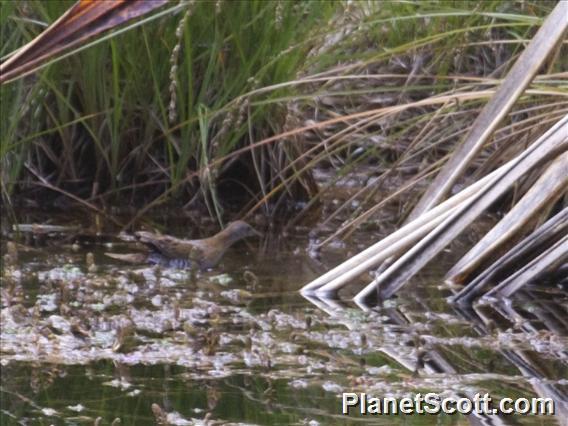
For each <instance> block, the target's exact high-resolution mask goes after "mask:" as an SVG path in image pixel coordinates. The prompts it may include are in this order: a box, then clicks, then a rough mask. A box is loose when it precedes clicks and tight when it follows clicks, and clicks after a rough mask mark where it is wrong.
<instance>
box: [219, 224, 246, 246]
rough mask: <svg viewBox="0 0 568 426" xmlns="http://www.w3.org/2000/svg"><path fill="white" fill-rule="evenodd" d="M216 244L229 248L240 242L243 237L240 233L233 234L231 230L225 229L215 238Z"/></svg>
mask: <svg viewBox="0 0 568 426" xmlns="http://www.w3.org/2000/svg"><path fill="white" fill-rule="evenodd" d="M213 238H214V239H215V240H216V241H215V242H216V243H218V244H221V245H222V246H224V247H229V246H231V245H233V244H234V243H236V242H237V241H239V240H240V239H241V238H242V236H241V235H240V233H239V232H233V231H232V230H231V229H230V228H225V229H223V230H222V231H221V232H219V233H218V234H217V235H215V236H214V237H213Z"/></svg>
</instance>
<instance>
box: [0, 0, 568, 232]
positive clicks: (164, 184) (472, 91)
mask: <svg viewBox="0 0 568 426" xmlns="http://www.w3.org/2000/svg"><path fill="white" fill-rule="evenodd" d="M71 4H72V2H56V1H54V2H42V1H27V2H18V3H16V2H8V3H6V2H5V3H2V6H1V7H2V13H1V15H2V16H1V22H0V24H1V28H2V36H1V40H2V44H1V49H2V50H1V55H2V57H3V58H5V56H6V55H7V54H8V53H9V52H11V51H13V50H15V49H16V48H18V47H19V46H22V45H23V44H25V42H27V41H29V40H31V39H32V38H33V37H34V36H36V35H37V34H38V33H39V32H40V31H41V30H43V29H44V28H45V26H46V25H47V24H49V23H51V22H53V21H54V20H55V19H56V18H57V17H58V16H60V15H61V14H62V13H63V12H64V11H65V10H66V9H67V8H68V7H69V6H70V5H71ZM553 6H554V3H543V2H520V3H509V2H507V3H504V2H497V1H496V2H485V1H484V2H462V1H459V2H422V1H420V2H412V1H409V2H392V3H391V2H369V3H367V2H351V3H344V2H341V3H340V2H288V1H275V2H266V1H247V2H228V1H227V2H226V1H217V2H189V3H188V4H185V5H182V7H177V8H174V9H175V10H176V11H177V12H176V13H175V14H174V13H173V14H171V15H170V16H167V17H165V18H160V19H157V20H154V21H152V22H149V23H147V24H145V25H142V26H140V27H138V28H136V29H134V30H132V31H129V32H125V33H120V34H119V35H117V36H115V37H111V38H110V39H109V40H104V41H101V42H100V43H97V44H96V45H95V46H93V47H90V48H88V49H86V50H84V51H82V52H80V53H78V54H76V55H73V56H70V57H68V58H65V59H64V60H62V61H59V62H57V63H55V64H52V65H50V66H49V67H47V68H46V69H44V70H42V71H40V72H39V73H37V74H35V75H34V76H31V77H27V78H25V79H23V80H19V81H16V82H12V83H8V84H6V85H4V86H2V89H1V96H2V103H1V104H2V106H1V108H2V109H1V122H2V129H1V135H0V136H1V147H0V154H1V161H2V194H3V199H4V201H5V202H11V201H12V200H14V199H15V198H17V197H15V196H18V195H22V196H23V195H26V194H31V193H32V192H39V194H36V195H34V196H35V198H36V199H38V195H39V199H40V200H45V202H46V203H49V201H50V200H51V199H52V198H50V195H52V194H57V195H60V194H61V193H63V194H65V195H66V196H68V197H73V199H74V200H75V201H78V200H81V201H82V203H83V205H88V206H91V207H95V206H96V208H101V209H104V207H105V206H108V205H119V206H120V205H124V204H138V205H143V206H145V209H144V210H143V211H142V213H143V212H144V211H146V210H147V209H150V208H151V207H155V206H157V205H159V204H160V203H162V202H164V201H166V200H169V201H174V202H177V203H180V204H182V205H188V206H196V205H202V206H206V207H207V209H208V211H209V213H210V214H211V215H212V216H214V217H215V216H216V217H218V218H219V220H221V218H222V216H223V209H224V208H226V207H227V206H230V205H233V207H234V205H236V206H237V207H238V206H240V207H241V208H242V207H243V206H244V209H243V210H241V213H244V212H249V213H252V212H254V211H256V209H258V208H260V207H261V206H265V207H266V206H268V207H270V209H269V210H267V211H270V212H273V211H275V210H276V209H277V208H279V207H281V206H282V205H283V202H284V201H285V200H286V198H288V197H289V196H290V195H291V196H292V197H293V198H294V199H298V197H300V198H301V197H303V196H306V195H308V196H309V197H310V198H311V200H310V203H308V205H311V204H313V203H315V202H317V200H318V199H319V198H318V197H319V196H321V195H322V194H325V188H326V187H328V188H329V187H332V185H333V184H334V182H335V180H332V181H330V182H327V183H326V184H325V185H324V186H323V188H321V187H320V189H322V191H319V195H316V194H317V193H318V191H316V188H317V187H316V185H315V182H314V179H313V177H312V175H311V172H312V170H313V169H314V167H316V166H323V167H333V168H335V169H337V172H338V173H337V174H336V176H337V178H338V179H339V178H342V177H344V176H346V175H348V174H349V173H352V172H354V171H357V170H358V167H359V166H360V165H364V164H378V165H379V166H378V169H379V170H381V171H383V172H386V173H382V174H381V176H383V177H384V178H386V177H387V176H389V174H390V173H391V172H393V171H397V170H398V171H400V170H404V169H408V168H412V167H414V168H415V169H419V170H420V171H421V173H419V174H418V177H416V178H413V179H416V181H418V180H419V179H423V178H424V176H426V175H428V174H429V175H431V174H432V173H433V172H434V171H435V170H437V167H439V164H440V163H439V160H440V159H441V158H443V157H444V156H445V155H446V154H447V153H448V152H450V151H451V150H452V149H453V148H452V147H453V146H454V145H455V143H456V142H457V141H458V139H459V138H460V137H461V136H462V135H463V133H464V132H465V131H467V129H468V127H469V126H470V125H471V122H472V120H473V118H474V117H475V115H476V113H477V112H478V111H479V109H480V108H481V107H482V105H483V104H484V103H485V102H486V100H487V98H488V97H489V96H490V95H491V94H492V93H493V91H494V89H495V86H496V85H497V84H498V83H499V79H500V78H502V77H503V75H504V73H505V72H506V71H507V69H508V68H509V67H510V65H511V63H512V61H514V59H515V58H516V57H517V55H518V53H519V52H520V51H521V50H522V48H523V44H524V43H525V42H526V41H527V40H529V39H530V38H531V37H532V35H533V34H534V32H535V30H536V29H537V28H538V26H539V25H540V24H541V22H542V19H543V17H545V16H546V15H547V14H548V13H549V12H550V10H551V9H552V7H553ZM560 57H561V55H557V58H560ZM562 70H563V69H562V64H561V61H559V60H556V61H554V60H551V61H550V64H549V66H548V68H547V69H546V70H543V73H542V74H541V75H540V76H539V77H537V80H536V81H535V82H534V83H533V85H532V86H531V88H530V89H531V90H530V91H529V92H528V93H527V95H526V96H524V97H523V98H522V100H521V102H519V103H518V104H517V107H516V110H515V111H513V112H512V113H511V114H510V116H509V118H508V123H507V124H506V126H505V127H504V128H502V129H501V130H500V131H499V132H498V134H497V136H496V137H495V138H494V139H493V140H492V141H491V145H490V147H489V148H488V149H489V151H488V153H487V155H486V156H485V157H484V159H483V161H481V163H480V164H479V166H480V167H491V162H497V161H499V159H498V158H495V156H493V157H492V154H491V152H494V150H496V149H497V148H499V147H502V146H507V144H508V142H510V141H511V140H519V139H521V138H522V137H523V135H526V134H529V133H534V132H536V133H538V132H540V131H542V129H545V128H546V126H548V125H550V122H552V121H553V120H554V119H556V118H557V117H558V116H559V115H562V114H565V112H566V107H567V104H566V101H565V95H566V86H565V81H563V80H562V79H561V78H560V77H561V76H560V75H558V74H555V73H557V72H558V71H562ZM384 178H381V179H384ZM413 182H414V181H413ZM413 182H410V183H413ZM410 186H412V185H410V184H409V187H410ZM46 188H47V189H48V190H47V191H46ZM375 191H377V188H376V187H375V188H374V189H373V188H372V187H370V186H369V187H365V188H363V189H362V191H361V193H360V194H359V195H358V197H359V200H360V203H359V205H360V208H359V209H357V211H356V212H354V215H353V217H354V218H356V219H354V220H356V222H353V223H359V222H361V221H362V220H364V219H366V218H368V217H370V216H371V215H372V213H373V212H374V211H376V208H377V207H376V200H375V199H374V194H375ZM235 193H237V194H239V195H238V196H237V197H235V196H234V194H235ZM231 195H232V196H231ZM14 197H15V198H14ZM277 197H279V198H277ZM126 201H128V202H126ZM350 201H352V200H350ZM246 202H248V204H247V205H244V203H246ZM340 209H341V207H340ZM365 209H371V210H365ZM365 212H367V213H365ZM140 214H141V213H140ZM332 218H333V215H332Z"/></svg>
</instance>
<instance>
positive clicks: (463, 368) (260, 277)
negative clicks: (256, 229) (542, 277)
mask: <svg viewBox="0 0 568 426" xmlns="http://www.w3.org/2000/svg"><path fill="white" fill-rule="evenodd" d="M307 234H308V232H307V231H306V230H305V229H296V230H294V231H293V232H292V233H291V234H290V235H288V236H287V238H286V239H285V242H284V243H282V241H279V242H275V241H272V242H269V243H267V241H266V240H265V241H248V242H244V243H241V244H239V245H237V246H236V247H235V248H234V249H232V250H230V251H229V252H228V254H227V255H226V256H225V258H224V260H223V262H222V263H221V265H220V266H219V267H218V268H216V269H215V270H213V271H209V272H205V273H199V274H197V275H192V274H191V273H189V272H187V271H180V270H173V269H170V270H168V269H156V268H147V267H145V266H143V265H124V264H121V263H119V262H118V261H115V260H112V259H108V258H106V257H105V256H104V254H103V252H104V251H108V250H109V247H108V246H104V245H103V244H102V243H100V242H99V243H97V244H93V245H83V244H81V245H80V247H77V246H72V244H71V242H61V240H58V241H57V242H56V243H54V244H44V245H42V246H39V247H35V248H33V249H32V250H29V251H24V250H22V251H21V252H20V253H19V255H18V262H17V264H16V265H15V266H7V265H4V271H3V273H4V278H3V284H2V290H3V291H2V313H1V315H2V316H1V321H2V330H1V344H2V347H1V354H2V383H1V389H0V391H1V412H0V416H1V419H2V421H1V424H6V425H8V424H24V425H35V424H38V425H43V424H45V425H50V424H66V425H92V424H111V423H112V422H113V421H114V420H115V419H116V418H120V420H121V423H120V424H122V425H152V424H156V422H157V421H161V422H162V424H166V423H168V424H179V425H183V424H208V425H213V424H261V425H268V424H279V425H288V424H296V425H317V424H321V425H333V424H338V425H348V424H354V425H355V424H361V423H369V424H384V425H391V424H405V425H406V424H408V425H438V424H448V425H450V424H451V425H458V424H459V425H462V424H463V425H466V424H467V425H469V424H472V425H473V424H480V423H479V421H492V422H494V423H488V424H513V425H517V424H518V425H521V424H522V425H525V424H526V425H532V424H535V425H536V424H538V425H558V424H566V423H563V422H565V420H566V418H567V416H568V408H567V404H568V402H567V401H568V397H567V392H568V363H567V359H568V358H567V352H568V343H567V341H568V340H567V339H568V338H567V336H568V332H567V330H568V315H566V314H567V307H568V298H567V296H566V294H565V293H563V292H562V291H560V289H557V288H555V287H554V286H552V288H551V289H548V290H546V292H545V291H542V290H540V289H538V288H534V289H531V290H530V291H526V292H524V293H522V294H521V295H520V296H519V297H517V298H516V299H515V300H514V303H512V304H502V305H494V306H489V305H486V306H478V307H476V309H472V310H467V311H462V310H457V309H456V308H455V307H452V306H451V305H449V304H448V303H447V302H446V297H447V296H449V295H450V294H451V293H450V290H449V289H448V288H446V287H445V286H444V285H443V284H442V282H441V279H442V277H443V273H442V271H443V269H444V266H445V265H447V264H449V262H450V261H451V260H452V258H454V257H455V254H453V253H451V252H448V253H446V254H445V255H444V257H443V258H441V259H438V261H437V262H436V264H435V265H433V266H432V267H430V268H429V269H428V270H427V271H426V272H425V273H423V274H422V275H421V276H419V277H417V278H416V279H415V280H414V282H413V283H412V285H411V286H409V288H408V289H406V290H405V291H404V292H403V293H402V294H401V295H400V296H399V297H398V298H397V299H395V300H392V301H388V302H386V303H385V304H383V305H382V306H379V307H373V308H371V309H369V310H364V309H361V308H360V307H357V306H355V305H352V304H349V303H342V302H338V301H325V300H324V301H322V300H316V299H314V300H308V299H306V298H304V297H302V296H301V295H300V294H299V293H298V292H297V290H298V289H299V288H301V286H302V285H303V284H305V283H306V282H308V281H310V280H311V279H313V278H314V277H316V276H317V275H318V274H319V273H322V272H324V271H325V269H326V268H329V267H330V266H333V265H334V264H336V263H337V262H339V261H340V260H341V259H344V258H345V257H346V256H347V254H348V253H350V252H351V253H352V252H353V251H354V250H359V249H361V248H362V247H363V246H364V245H365V244H367V243H368V242H370V241H371V238H372V237H371V236H370V235H368V234H367V233H365V232H362V233H361V235H359V236H356V238H355V239H354V242H353V243H352V245H351V246H337V247H335V248H333V249H329V250H327V251H324V252H323V253H322V254H321V258H320V259H318V260H315V259H314V258H312V257H310V256H308V255H307V254H306V253H307V248H308V246H309V245H310V242H309V240H308V237H307ZM112 249H113V250H118V251H121V250H123V251H124V250H126V249H127V247H124V246H121V245H120V244H117V243H115V244H114V246H113V247H112ZM87 252H92V253H93V254H94V258H95V263H96V270H95V268H93V267H91V270H90V271H89V270H88V268H87V266H86V263H85V257H86V253H87ZM342 392H366V393H368V394H372V395H373V396H378V397H382V396H396V397H403V396H411V397H412V396H414V395H415V394H416V393H417V392H422V393H426V392H438V393H441V394H443V395H446V396H451V395H461V396H464V395H471V394H473V393H475V392H481V393H486V392H488V393H489V394H490V395H491V396H492V397H493V398H495V399H500V398H503V397H511V398H515V397H529V398H530V397H534V396H541V397H552V398H554V399H555V400H556V402H557V405H556V410H557V413H558V414H557V415H556V416H547V417H543V416H539V417H535V416H509V417H504V418H500V419H487V418H486V419H474V418H472V417H466V416H460V415H452V416H448V415H440V416H428V415H421V416H404V415H400V416H398V417H386V416H383V417H380V416H379V417H372V418H369V417H362V416H359V415H357V414H352V415H350V416H349V417H345V416H342V415H341V400H340V395H341V393H342ZM99 417H100V418H101V420H99V423H95V422H96V421H97V420H96V419H97V418H99Z"/></svg>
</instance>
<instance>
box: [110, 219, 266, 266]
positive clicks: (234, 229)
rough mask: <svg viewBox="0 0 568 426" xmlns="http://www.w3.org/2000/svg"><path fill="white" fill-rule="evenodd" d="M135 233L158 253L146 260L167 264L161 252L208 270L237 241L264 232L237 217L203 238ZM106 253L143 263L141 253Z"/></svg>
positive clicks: (169, 258) (170, 258)
mask: <svg viewBox="0 0 568 426" xmlns="http://www.w3.org/2000/svg"><path fill="white" fill-rule="evenodd" d="M134 235H136V237H138V239H139V240H140V242H142V243H144V244H146V245H147V246H148V247H149V248H150V249H152V250H153V251H154V252H155V253H151V254H148V255H146V259H145V261H146V262H150V263H163V262H161V260H162V259H158V258H157V257H156V254H158V255H161V256H162V257H163V258H165V261H166V262H167V261H168V260H171V261H175V260H181V261H190V262H195V263H196V264H197V265H198V266H199V268H200V269H207V268H212V267H214V266H215V265H217V263H219V260H221V257H223V254H225V251H227V249H228V248H229V247H230V246H232V245H233V244H234V243H236V242H237V241H239V240H242V239H243V238H247V237H252V236H260V235H261V234H260V233H259V232H258V231H257V230H255V229H254V228H253V227H252V226H250V225H249V224H248V223H246V222H244V221H242V220H237V221H235V222H231V223H229V225H228V226H227V227H226V228H225V229H223V230H222V231H221V232H219V233H217V234H215V235H213V236H212V237H209V238H204V239H201V240H184V239H181V238H175V237H172V236H169V235H160V234H154V233H152V232H146V231H139V232H136V233H135V234H134ZM106 254H107V256H110V257H113V258H115V259H120V260H125V261H132V260H134V261H135V262H136V263H140V260H141V257H140V256H139V255H137V254H126V255H124V254H115V253H106Z"/></svg>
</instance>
